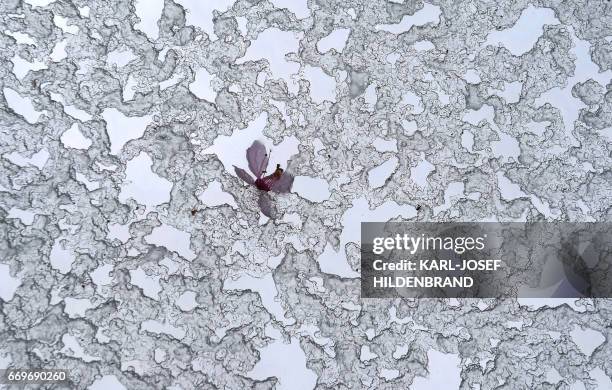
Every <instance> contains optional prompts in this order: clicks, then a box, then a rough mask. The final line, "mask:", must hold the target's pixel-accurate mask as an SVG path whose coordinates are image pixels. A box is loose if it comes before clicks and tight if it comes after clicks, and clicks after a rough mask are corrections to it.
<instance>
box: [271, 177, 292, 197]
mask: <svg viewBox="0 0 612 390" xmlns="http://www.w3.org/2000/svg"><path fill="white" fill-rule="evenodd" d="M293 179H294V177H293V175H292V174H290V173H287V172H283V174H282V175H281V177H280V178H279V179H278V180H277V181H275V182H274V183H272V185H271V186H270V190H271V191H274V192H278V193H283V192H290V191H291V187H292V186H293Z"/></svg>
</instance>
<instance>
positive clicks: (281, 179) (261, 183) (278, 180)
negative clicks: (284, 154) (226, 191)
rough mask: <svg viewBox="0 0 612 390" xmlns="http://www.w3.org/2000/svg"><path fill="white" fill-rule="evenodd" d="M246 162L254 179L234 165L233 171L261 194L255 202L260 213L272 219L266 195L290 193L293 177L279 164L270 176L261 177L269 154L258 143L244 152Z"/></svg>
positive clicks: (270, 204) (270, 206)
mask: <svg viewBox="0 0 612 390" xmlns="http://www.w3.org/2000/svg"><path fill="white" fill-rule="evenodd" d="M246 157H247V161H248V163H249V169H250V170H251V172H253V174H254V175H255V179H253V178H252V177H251V175H249V174H248V172H247V171H245V170H244V169H241V168H238V167H237V166H235V165H234V171H235V172H236V175H238V177H239V178H241V179H242V180H244V181H245V182H247V184H250V185H254V186H255V187H257V189H258V190H260V191H261V192H260V193H259V199H258V201H257V203H258V205H259V208H260V209H261V212H262V213H263V214H264V215H265V216H267V217H269V218H274V217H273V216H272V215H273V214H274V213H273V211H272V203H271V199H270V196H269V195H268V194H267V192H268V191H272V192H277V193H287V192H290V191H291V186H292V185H293V175H291V174H290V173H287V172H285V171H284V170H283V169H282V168H281V167H280V164H276V169H275V170H274V172H272V174H270V175H268V176H263V174H264V173H266V168H268V161H269V160H270V156H269V154H268V153H267V152H266V147H265V146H264V145H263V144H262V143H261V142H259V141H255V142H253V145H251V146H250V147H249V148H248V149H247V151H246Z"/></svg>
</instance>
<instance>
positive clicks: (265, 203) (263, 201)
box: [257, 191, 274, 219]
mask: <svg viewBox="0 0 612 390" xmlns="http://www.w3.org/2000/svg"><path fill="white" fill-rule="evenodd" d="M257 204H258V205H259V209H260V210H261V212H262V213H263V215H265V216H266V217H268V218H271V219H274V216H273V215H274V212H273V211H272V200H271V199H270V196H269V195H268V194H267V193H266V192H263V191H260V192H259V198H258V199H257Z"/></svg>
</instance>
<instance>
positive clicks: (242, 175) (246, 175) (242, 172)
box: [234, 165, 255, 185]
mask: <svg viewBox="0 0 612 390" xmlns="http://www.w3.org/2000/svg"><path fill="white" fill-rule="evenodd" d="M234 172H236V175H237V176H238V177H239V178H241V179H242V180H244V181H246V182H247V183H248V184H251V185H253V184H255V180H253V178H252V177H251V175H249V173H248V172H247V171H245V170H244V169H241V168H238V167H237V166H235V165H234Z"/></svg>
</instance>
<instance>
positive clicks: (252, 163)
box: [246, 141, 269, 178]
mask: <svg viewBox="0 0 612 390" xmlns="http://www.w3.org/2000/svg"><path fill="white" fill-rule="evenodd" d="M246 156H247V161H248V162H249V169H250V170H251V172H253V174H254V175H255V177H257V178H260V177H261V175H262V174H263V172H264V171H265V170H266V168H268V159H269V157H268V153H267V152H266V147H265V146H264V145H263V144H262V143H261V142H259V141H254V142H253V145H251V146H249V148H248V149H247V151H246Z"/></svg>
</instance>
